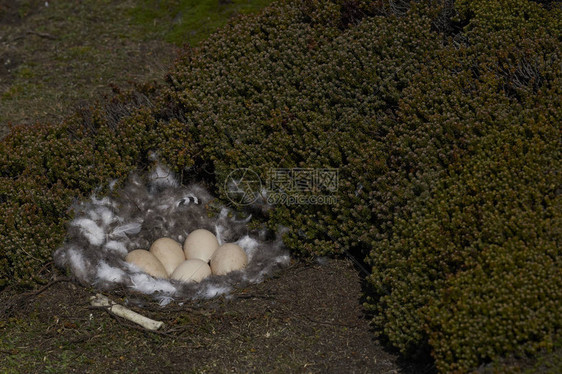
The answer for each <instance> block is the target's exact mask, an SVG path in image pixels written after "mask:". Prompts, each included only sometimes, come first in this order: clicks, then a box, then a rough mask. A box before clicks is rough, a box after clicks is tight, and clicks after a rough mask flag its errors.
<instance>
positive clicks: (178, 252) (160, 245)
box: [150, 238, 185, 275]
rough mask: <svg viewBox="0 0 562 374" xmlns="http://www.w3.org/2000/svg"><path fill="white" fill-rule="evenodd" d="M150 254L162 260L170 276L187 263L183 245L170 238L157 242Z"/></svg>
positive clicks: (153, 244) (151, 248)
mask: <svg viewBox="0 0 562 374" xmlns="http://www.w3.org/2000/svg"><path fill="white" fill-rule="evenodd" d="M150 253H152V254H153V255H154V256H156V258H157V259H158V260H160V262H161V263H162V265H164V269H166V272H167V273H168V275H171V274H172V273H173V272H174V270H176V268H177V267H178V266H179V265H180V264H181V263H182V262H184V261H185V255H184V254H183V249H182V247H181V244H180V243H178V242H176V241H175V240H173V239H170V238H160V239H158V240H156V241H155V242H154V243H152V245H151V246H150Z"/></svg>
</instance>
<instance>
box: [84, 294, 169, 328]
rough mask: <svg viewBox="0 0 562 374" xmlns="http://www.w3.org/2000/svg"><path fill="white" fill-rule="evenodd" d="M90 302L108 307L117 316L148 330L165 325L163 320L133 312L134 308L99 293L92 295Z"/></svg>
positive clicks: (93, 304) (97, 305)
mask: <svg viewBox="0 0 562 374" xmlns="http://www.w3.org/2000/svg"><path fill="white" fill-rule="evenodd" d="M90 303H91V304H92V306H96V307H105V308H108V310H109V311H110V312H111V313H113V314H115V315H116V316H119V317H123V318H125V319H128V320H129V321H132V322H134V323H137V324H139V325H141V326H142V327H144V328H145V329H147V330H158V329H159V328H160V327H162V325H164V322H162V321H155V320H153V319H150V318H148V317H145V316H143V315H140V314H138V313H136V312H133V311H132V310H130V309H127V308H125V307H124V306H122V305H119V304H115V303H114V302H113V301H110V300H109V299H108V298H107V297H105V296H103V295H102V294H99V293H98V294H97V295H96V296H92V297H91V298H90Z"/></svg>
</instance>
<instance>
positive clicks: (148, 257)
mask: <svg viewBox="0 0 562 374" xmlns="http://www.w3.org/2000/svg"><path fill="white" fill-rule="evenodd" d="M125 261H127V262H128V263H130V264H133V265H136V266H137V267H139V268H140V269H141V270H142V271H144V272H145V273H147V274H149V275H152V276H153V277H155V278H168V273H167V272H166V269H165V268H164V265H162V263H161V262H160V260H158V259H157V258H156V256H154V255H153V254H152V253H150V252H149V251H147V250H144V249H135V250H134V251H131V252H129V254H128V255H127V257H125Z"/></svg>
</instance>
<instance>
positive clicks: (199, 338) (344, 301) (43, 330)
mask: <svg viewBox="0 0 562 374" xmlns="http://www.w3.org/2000/svg"><path fill="white" fill-rule="evenodd" d="M52 272H53V282H52V283H50V284H48V285H47V286H45V287H43V288H42V289H39V290H36V291H33V292H27V293H17V292H14V291H13V290H5V291H4V292H2V293H0V320H1V321H3V322H2V323H0V336H2V338H1V339H0V350H1V351H0V371H2V370H1V369H2V368H5V369H9V370H8V371H6V372H21V373H43V372H65V373H67V372H68V373H71V372H77V373H98V372H113V373H135V372H139V373H146V372H150V373H169V372H188V373H189V372H197V373H205V372H208V373H227V372H236V373H247V372H252V373H297V372H298V373H300V372H302V373H424V372H426V373H429V372H432V368H431V366H429V367H428V366H423V365H421V364H420V365H417V366H416V365H414V364H413V363H404V362H401V361H400V359H399V358H398V356H397V355H396V354H394V353H392V352H388V351H386V350H385V349H384V348H383V347H382V346H381V345H380V344H379V343H378V342H377V341H376V340H375V339H374V335H373V332H372V331H371V330H370V328H369V324H368V321H367V319H366V318H365V316H364V314H363V311H362V307H361V303H360V299H361V279H360V276H359V274H358V272H357V270H356V269H355V268H354V267H353V265H352V264H351V262H350V261H348V260H323V261H322V262H321V263H320V262H316V263H313V264H305V263H303V262H298V261H297V262H294V263H293V264H292V265H291V266H289V267H288V268H286V269H284V270H282V271H280V272H279V273H278V274H276V275H275V276H274V277H272V278H270V279H268V280H266V281H265V282H263V283H261V284H258V285H254V286H251V287H247V288H245V289H238V290H236V292H234V293H233V294H232V295H230V296H228V297H219V298H215V299H211V300H199V301H192V302H189V303H185V304H183V305H178V304H176V303H171V304H169V305H167V306H165V307H161V306H159V305H158V304H156V303H154V302H152V301H150V300H149V299H147V298H146V297H144V296H142V295H130V294H129V295H128V296H127V295H126V294H125V293H124V292H122V291H120V292H114V293H109V294H108V296H109V297H110V298H111V299H112V300H114V301H116V302H118V303H121V304H123V305H127V306H128V307H129V308H131V309H133V310H134V311H137V312H139V313H141V314H143V315H146V316H147V317H150V318H153V319H156V320H161V321H163V322H164V323H165V325H164V327H163V328H162V329H160V330H159V331H157V332H148V331H146V330H143V329H142V328H140V327H138V326H136V325H134V324H132V323H131V322H128V321H126V320H123V319H121V318H120V317H115V316H113V315H111V314H110V313H109V312H108V311H106V310H103V309H98V308H93V307H91V306H90V302H89V300H90V297H91V296H93V295H95V293H96V292H98V291H96V290H94V289H91V288H88V287H83V286H81V285H78V284H76V283H75V282H73V281H72V280H71V279H70V278H67V277H65V276H63V275H62V274H60V272H59V271H58V270H56V269H52ZM16 361H17V362H16ZM15 368H17V370H16V371H13V370H14V369H15Z"/></svg>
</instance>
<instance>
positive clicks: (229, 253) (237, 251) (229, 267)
mask: <svg viewBox="0 0 562 374" xmlns="http://www.w3.org/2000/svg"><path fill="white" fill-rule="evenodd" d="M247 264H248V256H246V252H244V250H243V249H242V248H241V247H240V246H238V245H236V244H234V243H227V244H224V245H222V246H220V247H219V248H218V249H217V250H216V251H215V253H214V254H213V257H212V258H211V271H212V272H213V274H216V275H224V274H228V273H230V272H231V271H235V270H242V269H243V268H245V267H246V265H247Z"/></svg>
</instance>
